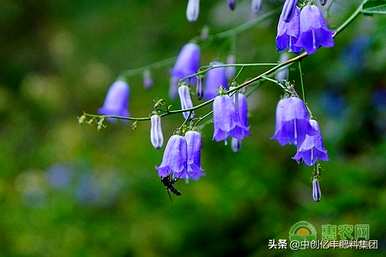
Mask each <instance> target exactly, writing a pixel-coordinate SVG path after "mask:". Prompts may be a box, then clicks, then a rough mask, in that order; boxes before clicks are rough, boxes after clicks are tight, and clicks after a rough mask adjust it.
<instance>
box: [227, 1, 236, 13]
mask: <svg viewBox="0 0 386 257" xmlns="http://www.w3.org/2000/svg"><path fill="white" fill-rule="evenodd" d="M227 1H228V6H229V9H231V10H232V11H233V10H234V9H235V8H236V0H227Z"/></svg>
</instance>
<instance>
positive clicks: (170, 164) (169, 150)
mask: <svg viewBox="0 0 386 257" xmlns="http://www.w3.org/2000/svg"><path fill="white" fill-rule="evenodd" d="M187 151H188V149H187V144H186V139H185V138H184V137H182V136H180V135H173V136H171V137H170V138H169V141H168V143H167V144H166V147H165V151H164V155H163V158H162V162H161V165H160V166H158V167H157V171H158V175H159V176H160V177H161V178H164V177H167V176H169V175H172V176H173V177H174V178H180V177H181V176H183V175H185V174H186V172H187Z"/></svg>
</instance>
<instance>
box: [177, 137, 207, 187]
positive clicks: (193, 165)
mask: <svg viewBox="0 0 386 257" xmlns="http://www.w3.org/2000/svg"><path fill="white" fill-rule="evenodd" d="M185 139H186V143H187V146H188V166H187V173H186V174H184V175H182V176H181V177H180V178H185V179H193V180H198V179H199V178H200V177H201V176H203V175H204V173H203V170H202V168H201V147H202V143H201V134H200V133H199V132H197V131H192V130H190V131H188V132H186V133H185Z"/></svg>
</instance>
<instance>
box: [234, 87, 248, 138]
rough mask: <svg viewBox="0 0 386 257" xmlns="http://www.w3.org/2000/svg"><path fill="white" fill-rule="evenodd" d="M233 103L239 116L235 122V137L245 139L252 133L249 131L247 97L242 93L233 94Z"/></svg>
mask: <svg viewBox="0 0 386 257" xmlns="http://www.w3.org/2000/svg"><path fill="white" fill-rule="evenodd" d="M233 103H234V105H235V109H236V114H237V116H238V119H236V122H235V123H236V125H235V129H234V130H233V135H234V136H233V137H235V138H237V139H238V140H243V139H244V138H245V137H247V136H249V135H250V134H251V133H250V131H249V121H248V102H247V97H246V96H245V95H244V94H242V93H236V94H234V95H233Z"/></svg>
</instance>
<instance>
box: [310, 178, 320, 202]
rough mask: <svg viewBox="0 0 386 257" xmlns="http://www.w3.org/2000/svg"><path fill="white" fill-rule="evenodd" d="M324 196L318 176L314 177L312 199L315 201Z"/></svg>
mask: <svg viewBox="0 0 386 257" xmlns="http://www.w3.org/2000/svg"><path fill="white" fill-rule="evenodd" d="M321 197H322V192H321V191H320V183H319V180H318V179H317V178H314V179H312V199H313V200H314V201H315V202H319V201H320V198H321Z"/></svg>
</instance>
